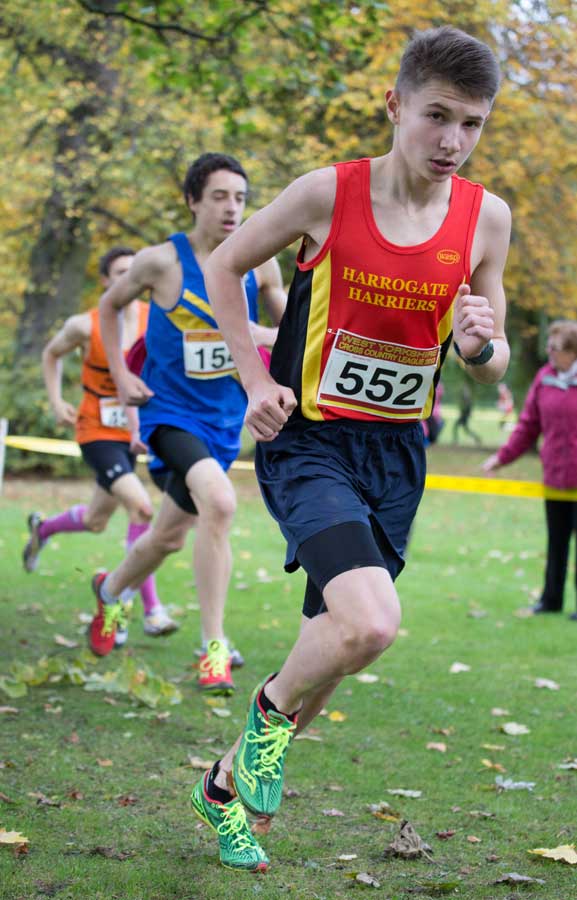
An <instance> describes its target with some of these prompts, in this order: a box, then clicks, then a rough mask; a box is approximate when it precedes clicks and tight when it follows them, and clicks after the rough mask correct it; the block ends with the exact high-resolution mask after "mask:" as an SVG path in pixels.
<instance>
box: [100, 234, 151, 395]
mask: <svg viewBox="0 0 577 900" xmlns="http://www.w3.org/2000/svg"><path fill="white" fill-rule="evenodd" d="M157 250H159V248H157V247H148V248H146V249H145V250H141V251H140V252H139V253H137V254H136V256H135V257H134V260H133V262H132V265H131V266H130V269H129V270H128V271H127V272H126V273H125V274H124V275H123V276H122V277H121V278H119V279H118V280H117V281H115V282H114V284H112V285H111V286H110V287H109V288H108V290H106V291H105V292H104V294H103V295H102V297H101V298H100V304H99V313H100V331H101V334H102V343H103V344H104V349H105V350H106V355H107V357H108V365H109V368H110V373H111V375H112V377H113V378H114V381H115V382H116V386H117V387H118V394H119V397H120V399H121V401H122V403H123V404H125V405H127V406H132V405H136V406H139V405H141V404H142V403H146V401H147V400H148V398H149V397H151V396H152V391H150V390H149V388H148V387H147V386H146V385H145V383H144V382H143V381H142V379H141V378H139V377H138V376H137V375H134V374H133V373H132V372H130V371H129V369H128V368H127V366H126V361H125V359H124V354H123V352H122V317H121V316H120V315H119V314H120V313H121V312H122V310H123V309H124V307H125V306H128V304H129V303H131V302H132V301H133V300H135V299H136V298H137V297H140V296H142V294H143V293H145V292H146V291H148V290H153V289H154V286H155V283H156V281H157V280H158V278H159V277H160V276H161V274H162V265H161V262H160V261H159V256H160V254H158V253H157V252H156V251H157ZM161 258H162V257H161Z"/></svg>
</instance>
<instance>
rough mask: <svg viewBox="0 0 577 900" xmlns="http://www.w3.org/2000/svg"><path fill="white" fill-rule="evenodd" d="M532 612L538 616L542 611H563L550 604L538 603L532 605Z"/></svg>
mask: <svg viewBox="0 0 577 900" xmlns="http://www.w3.org/2000/svg"><path fill="white" fill-rule="evenodd" d="M531 612H532V613H533V615H535V616H537V615H539V614H540V613H559V612H562V610H560V609H551V607H550V606H543V604H542V603H536V604H535V606H532V607H531ZM575 618H577V613H576V614H575Z"/></svg>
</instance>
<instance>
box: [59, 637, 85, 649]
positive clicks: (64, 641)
mask: <svg viewBox="0 0 577 900" xmlns="http://www.w3.org/2000/svg"><path fill="white" fill-rule="evenodd" d="M54 643H55V644H58V646H59V647H66V648H67V649H68V650H76V648H77V647H78V646H79V644H78V641H72V640H70V638H65V637H64V635H62V634H55V635H54Z"/></svg>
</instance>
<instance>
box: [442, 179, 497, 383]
mask: <svg viewBox="0 0 577 900" xmlns="http://www.w3.org/2000/svg"><path fill="white" fill-rule="evenodd" d="M510 234H511V213H510V211H509V207H508V206H507V204H506V203H504V202H503V201H502V200H500V199H499V198H498V197H495V196H494V195H493V194H486V195H485V198H484V200H483V205H482V207H481V213H480V215H479V223H478V226H477V234H476V236H475V242H477V240H478V241H479V245H480V248H481V250H480V261H479V263H478V264H477V266H476V268H475V269H474V272H473V274H472V276H471V284H470V285H462V286H461V287H460V288H459V292H458V296H457V299H456V301H455V309H454V317H453V336H454V339H455V341H456V343H457V344H458V346H459V350H460V353H461V355H462V356H463V357H465V359H467V358H471V357H475V356H478V354H479V353H481V352H482V350H483V348H484V347H485V346H486V345H487V343H488V342H489V341H490V340H492V341H493V346H494V354H493V356H492V357H491V359H490V360H489V361H488V362H486V363H485V364H484V365H481V366H470V365H469V366H465V368H466V370H467V372H468V373H469V375H470V376H471V377H472V378H473V379H474V380H475V381H478V382H480V383H481V384H496V383H497V382H498V381H500V380H501V378H502V377H503V375H504V374H505V372H506V370H507V366H508V364H509V356H510V351H509V344H508V342H507V338H506V336H505V312H506V299H505V291H504V288H503V271H504V269H505V263H506V260H507V252H508V250H509V240H510ZM473 250H474V251H475V245H474V247H473Z"/></svg>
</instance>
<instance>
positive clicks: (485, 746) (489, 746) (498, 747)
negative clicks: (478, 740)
mask: <svg viewBox="0 0 577 900" xmlns="http://www.w3.org/2000/svg"><path fill="white" fill-rule="evenodd" d="M481 748H482V749H483V750H505V749H506V747H505V745H504V744H481Z"/></svg>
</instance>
